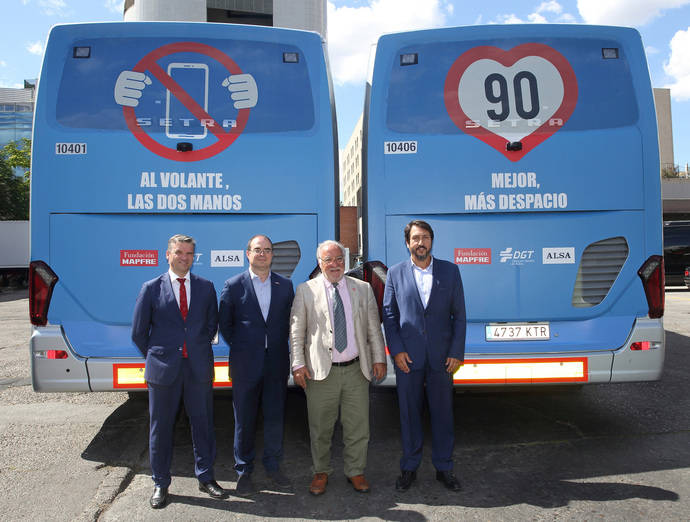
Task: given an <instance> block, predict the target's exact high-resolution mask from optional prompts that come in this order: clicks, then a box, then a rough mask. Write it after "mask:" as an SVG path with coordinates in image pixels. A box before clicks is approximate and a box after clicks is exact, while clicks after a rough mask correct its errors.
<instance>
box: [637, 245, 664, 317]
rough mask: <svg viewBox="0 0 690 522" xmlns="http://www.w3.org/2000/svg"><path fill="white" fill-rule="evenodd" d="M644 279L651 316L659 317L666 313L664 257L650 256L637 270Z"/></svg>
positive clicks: (643, 284) (643, 283)
mask: <svg viewBox="0 0 690 522" xmlns="http://www.w3.org/2000/svg"><path fill="white" fill-rule="evenodd" d="M637 275H639V276H640V279H642V286H643V287H644V293H645V295H646V296H647V305H648V306H649V317H650V318H651V319H658V318H659V317H662V316H663V315H664V284H665V278H664V258H663V257H662V256H650V257H649V259H647V261H645V262H644V264H643V265H642V267H641V268H640V269H639V270H638V271H637Z"/></svg>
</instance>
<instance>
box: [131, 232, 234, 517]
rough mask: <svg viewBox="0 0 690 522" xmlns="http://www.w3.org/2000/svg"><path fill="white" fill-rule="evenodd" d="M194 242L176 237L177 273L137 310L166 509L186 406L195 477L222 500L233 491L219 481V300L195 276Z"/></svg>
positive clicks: (158, 501)
mask: <svg viewBox="0 0 690 522" xmlns="http://www.w3.org/2000/svg"><path fill="white" fill-rule="evenodd" d="M194 247H195V242H194V239H193V238H191V237H189V236H184V235H182V234H176V235H174V236H173V237H171V238H170V240H169V241H168V249H167V251H166V252H165V257H166V259H167V260H168V264H169V265H170V269H169V270H168V272H166V273H165V274H163V275H161V276H160V277H157V278H156V279H152V280H151V281H147V282H146V283H144V285H143V286H142V288H141V292H139V297H137V302H136V305H135V306H134V319H133V321H132V340H133V341H134V344H136V345H137V348H139V350H140V351H141V353H142V354H143V355H144V358H145V359H146V371H145V373H144V376H145V378H146V384H147V385H148V389H149V415H150V418H151V428H150V432H149V457H150V460H151V471H152V475H153V477H152V478H153V482H154V485H155V487H154V490H153V495H152V496H151V499H150V503H151V507H152V508H154V509H157V508H162V507H164V506H165V504H166V501H167V497H168V487H169V486H170V462H171V460H172V454H173V428H174V426H175V418H176V415H177V411H178V408H179V406H180V400H181V399H184V405H185V410H186V411H187V415H188V416H189V423H190V425H191V427H192V442H193V444H194V472H195V474H196V477H197V479H198V480H199V490H200V491H203V492H205V493H208V494H209V495H210V496H212V497H214V498H224V497H225V496H227V493H226V491H224V490H223V488H221V487H220V486H219V485H218V483H217V482H216V481H215V479H214V475H213V462H214V460H215V458H216V436H215V432H214V428H213V350H212V349H211V341H212V340H213V338H214V336H215V335H216V330H217V329H218V301H217V298H216V290H215V288H214V287H213V283H212V282H211V281H208V280H206V279H203V278H201V277H198V276H196V275H194V274H192V273H190V271H189V269H190V268H191V266H192V263H193V262H194Z"/></svg>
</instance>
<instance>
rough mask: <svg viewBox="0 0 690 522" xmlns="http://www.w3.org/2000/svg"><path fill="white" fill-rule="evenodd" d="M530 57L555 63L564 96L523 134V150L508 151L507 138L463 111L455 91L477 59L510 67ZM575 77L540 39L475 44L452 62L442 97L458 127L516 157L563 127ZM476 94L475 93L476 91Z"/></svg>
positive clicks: (569, 110) (572, 99) (572, 105)
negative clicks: (550, 112) (513, 44)
mask: <svg viewBox="0 0 690 522" xmlns="http://www.w3.org/2000/svg"><path fill="white" fill-rule="evenodd" d="M529 57H538V58H542V59H544V60H546V61H547V62H548V63H549V64H551V65H552V66H553V67H555V69H556V71H557V73H558V75H560V79H561V81H562V82H563V100H562V101H561V104H560V106H559V107H558V108H557V109H556V111H555V112H554V113H553V115H551V116H550V117H549V118H548V121H545V122H543V123H542V124H541V125H540V126H538V127H536V128H535V130H534V131H532V132H531V133H529V134H528V135H526V136H525V137H523V138H522V139H521V140H520V141H521V143H522V150H519V151H508V150H507V148H506V145H507V144H508V143H509V140H507V139H506V138H504V137H503V136H500V135H498V134H496V133H494V132H492V131H491V130H489V129H488V128H486V127H484V126H482V125H481V124H480V123H478V122H475V121H473V120H472V119H471V118H469V117H468V116H467V114H465V111H463V109H462V107H461V105H460V98H459V95H458V87H459V85H460V81H461V79H462V77H463V74H465V72H466V71H467V69H468V67H470V66H471V65H472V64H474V63H475V62H477V61H479V60H492V61H495V62H497V63H498V64H500V65H502V66H503V67H511V66H512V65H514V64H515V63H517V62H518V61H519V60H522V59H523V58H529ZM577 92H578V91H577V78H576V77H575V72H574V71H573V68H572V67H571V66H570V63H569V62H568V60H566V58H565V57H564V56H563V55H562V54H561V53H559V52H558V51H556V50H555V49H553V48H552V47H549V46H548V45H544V44H539V43H526V44H522V45H518V46H516V47H513V48H512V49H510V50H508V51H504V50H503V49H500V48H498V47H492V46H481V47H474V48H472V49H470V50H468V51H466V52H464V53H463V54H461V55H460V56H459V57H458V58H457V59H456V60H455V62H454V63H453V65H452V66H451V68H450V70H449V71H448V74H447V75H446V81H445V85H444V89H443V97H444V101H445V104H446V110H447V111H448V115H449V116H450V118H451V119H452V120H453V123H455V125H457V126H458V128H459V129H460V130H461V131H463V132H465V133H467V134H470V135H471V136H474V137H475V138H478V139H480V140H482V141H483V142H484V143H486V144H487V145H489V146H491V147H493V148H494V149H496V150H497V151H499V152H500V153H501V154H503V155H504V156H505V157H506V158H508V159H509V160H510V161H519V160H520V159H522V158H523V157H524V156H525V154H527V153H528V152H529V151H531V150H532V149H534V148H535V147H536V146H537V145H539V144H540V143H542V142H543V141H544V140H546V139H547V138H549V137H551V135H552V134H553V133H554V132H556V131H557V130H558V129H560V128H561V127H562V125H563V124H565V122H566V121H567V120H568V119H569V118H570V116H571V115H572V113H573V110H575V105H576V103H577ZM475 94H476V93H475Z"/></svg>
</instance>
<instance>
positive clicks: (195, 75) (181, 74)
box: [165, 62, 208, 140]
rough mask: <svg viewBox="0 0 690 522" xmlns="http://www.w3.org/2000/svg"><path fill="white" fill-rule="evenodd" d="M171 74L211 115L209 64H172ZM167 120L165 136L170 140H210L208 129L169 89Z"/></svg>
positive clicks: (166, 100)
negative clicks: (209, 103)
mask: <svg viewBox="0 0 690 522" xmlns="http://www.w3.org/2000/svg"><path fill="white" fill-rule="evenodd" d="M168 75H169V76H170V77H171V78H172V79H173V80H175V82H176V83H177V84H178V85H179V86H180V87H182V89H183V90H184V91H185V92H186V93H187V94H188V95H189V96H191V97H192V98H193V99H194V101H196V102H197V103H198V104H199V105H200V106H201V107H202V108H203V109H204V111H206V112H208V65H206V64H205V63H180V62H173V63H171V64H169V65H168ZM165 117H166V119H167V120H168V126H166V128H165V135H166V136H167V137H168V138H173V139H178V138H185V139H190V140H200V139H203V138H205V137H206V126H205V125H203V124H202V121H201V120H200V119H199V118H198V117H196V116H194V115H193V114H192V112H191V111H190V110H189V109H188V108H187V107H185V105H184V104H183V103H182V102H181V101H180V100H179V98H178V96H175V94H174V93H171V92H170V91H169V90H168V91H167V92H166V99H165Z"/></svg>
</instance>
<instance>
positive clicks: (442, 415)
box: [395, 367, 455, 471]
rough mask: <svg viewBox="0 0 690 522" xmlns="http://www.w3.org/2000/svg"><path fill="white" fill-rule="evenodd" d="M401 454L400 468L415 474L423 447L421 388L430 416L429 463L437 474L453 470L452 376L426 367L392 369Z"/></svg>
mask: <svg viewBox="0 0 690 522" xmlns="http://www.w3.org/2000/svg"><path fill="white" fill-rule="evenodd" d="M395 378H396V382H397V388H398V404H399V406H400V434H401V437H402V447H403V455H402V458H401V459H400V469H401V470H407V471H415V470H416V469H417V468H418V467H419V464H420V462H421V461H422V447H423V445H424V427H423V424H422V419H423V417H422V415H423V412H424V389H425V388H426V395H427V404H428V407H429V413H430V416H431V461H432V463H433V465H434V467H435V468H436V469H437V470H438V471H450V470H452V469H453V445H454V443H455V426H454V424H453V377H452V375H450V374H449V373H448V372H446V371H434V370H432V369H430V368H429V367H427V368H424V369H420V370H412V371H410V373H403V372H401V371H400V370H399V369H398V368H397V367H396V368H395Z"/></svg>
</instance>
